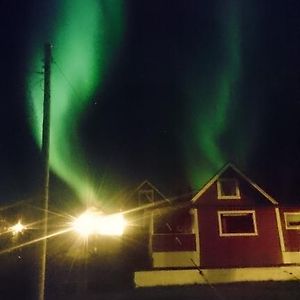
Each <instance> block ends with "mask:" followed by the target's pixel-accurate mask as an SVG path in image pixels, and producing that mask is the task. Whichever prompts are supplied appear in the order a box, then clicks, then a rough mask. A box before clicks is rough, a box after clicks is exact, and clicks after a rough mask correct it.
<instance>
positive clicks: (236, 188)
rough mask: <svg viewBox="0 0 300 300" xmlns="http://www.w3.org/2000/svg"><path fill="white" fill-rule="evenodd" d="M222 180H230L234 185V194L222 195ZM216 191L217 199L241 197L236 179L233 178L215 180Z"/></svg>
mask: <svg viewBox="0 0 300 300" xmlns="http://www.w3.org/2000/svg"><path fill="white" fill-rule="evenodd" d="M222 181H223V182H224V181H225V182H226V181H232V182H233V183H234V185H235V194H234V195H223V194H222ZM217 191H218V199H221V200H222V199H241V193H240V188H239V184H238V181H237V180H236V179H234V178H220V179H218V181H217Z"/></svg>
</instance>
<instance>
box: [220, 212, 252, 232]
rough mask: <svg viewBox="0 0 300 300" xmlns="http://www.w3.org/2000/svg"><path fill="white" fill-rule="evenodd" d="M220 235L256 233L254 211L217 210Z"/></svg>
mask: <svg viewBox="0 0 300 300" xmlns="http://www.w3.org/2000/svg"><path fill="white" fill-rule="evenodd" d="M218 221H219V233H220V236H251V235H257V226H256V218H255V211H245V210H240V211H219V212H218Z"/></svg>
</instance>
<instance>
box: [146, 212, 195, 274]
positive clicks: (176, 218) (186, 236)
mask: <svg viewBox="0 0 300 300" xmlns="http://www.w3.org/2000/svg"><path fill="white" fill-rule="evenodd" d="M152 220H153V224H152V232H151V251H152V264H153V267H154V268H175V267H180V268H181V267H194V266H195V265H199V260H200V258H199V241H198V236H199V234H198V224H197V220H198V218H197V211H196V210H195V209H192V210H190V209H180V210H179V211H176V210H175V211H172V213H171V214H169V215H165V216H162V215H161V216H160V217H154V218H153V219H152ZM155 222H156V223H155ZM166 224H168V226H165V225H166ZM154 229H155V230H154Z"/></svg>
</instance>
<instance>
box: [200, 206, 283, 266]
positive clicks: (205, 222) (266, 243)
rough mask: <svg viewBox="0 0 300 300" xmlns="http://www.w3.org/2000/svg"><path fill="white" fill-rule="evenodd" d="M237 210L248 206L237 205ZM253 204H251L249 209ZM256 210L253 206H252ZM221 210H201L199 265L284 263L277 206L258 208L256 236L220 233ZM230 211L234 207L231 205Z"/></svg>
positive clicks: (264, 264)
mask: <svg viewBox="0 0 300 300" xmlns="http://www.w3.org/2000/svg"><path fill="white" fill-rule="evenodd" d="M235 209H236V210H243V209H246V210H247V208H245V207H243V208H242V209H241V207H236V208H235ZM249 209H250V207H248V210H249ZM251 209H252V210H253V207H251ZM218 210H222V211H224V210H226V208H224V207H222V208H218V207H214V208H207V207H205V209H201V208H199V209H198V218H199V219H198V223H199V240H200V262H201V263H200V265H201V266H202V267H205V268H217V267H218V268H220V267H255V266H272V265H279V264H281V263H282V254H281V249H280V241H279V236H278V231H277V224H276V216H275V210H274V208H272V207H270V208H267V207H259V208H255V209H254V211H255V214H256V223H257V233H258V234H257V235H254V236H220V234H219V224H218ZM230 210H233V208H232V207H231V208H230Z"/></svg>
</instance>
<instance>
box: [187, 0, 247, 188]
mask: <svg viewBox="0 0 300 300" xmlns="http://www.w3.org/2000/svg"><path fill="white" fill-rule="evenodd" d="M239 6H240V4H239V1H235V0H230V1H226V3H225V2H224V3H222V2H219V5H218V6H217V8H216V21H215V23H216V27H217V28H216V31H217V34H215V36H217V37H218V40H217V45H215V44H214V45H213V46H214V47H217V49H218V50H217V51H216V49H213V48H208V49H206V53H205V55H203V53H199V57H198V60H199V59H200V60H201V62H200V63H198V64H197V63H196V64H195V65H196V69H194V70H193V71H192V72H191V74H192V77H189V76H188V80H189V81H188V83H186V90H187V94H188V97H189V103H190V105H191V106H190V109H189V110H188V116H187V119H188V121H187V122H188V123H189V128H190V132H189V139H188V142H187V144H186V150H185V152H186V157H187V158H186V161H187V164H186V165H187V175H188V177H189V178H190V182H191V184H192V186H193V187H196V188H199V186H202V185H203V184H204V183H205V182H206V181H207V180H208V179H209V178H211V176H213V175H214V174H215V173H216V172H217V171H218V170H219V169H220V168H221V167H222V166H223V165H224V164H226V163H227V162H228V161H229V160H232V156H233V155H231V156H230V157H229V156H228V157H227V156H226V151H224V149H222V139H223V138H224V136H225V135H226V133H227V131H228V128H229V126H230V125H231V124H230V122H231V113H232V107H233V103H234V101H235V93H236V91H237V89H238V81H239V78H240V75H241V49H240V40H241V33H240V11H239ZM209 47H212V45H209ZM201 51H202V49H199V52H201ZM207 54H208V56H207ZM203 57H204V59H203ZM205 59H206V61H205ZM195 60H196V61H197V57H195ZM194 68H195V67H194ZM188 72H190V70H188ZM205 72H207V77H206V74H204V73H205ZM199 74H202V75H201V76H202V77H201V76H200V75H199ZM231 142H232V146H236V147H238V145H237V141H234V139H231ZM232 150H233V151H232V152H231V153H234V152H235V151H237V149H232ZM240 150H241V149H240Z"/></svg>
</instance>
